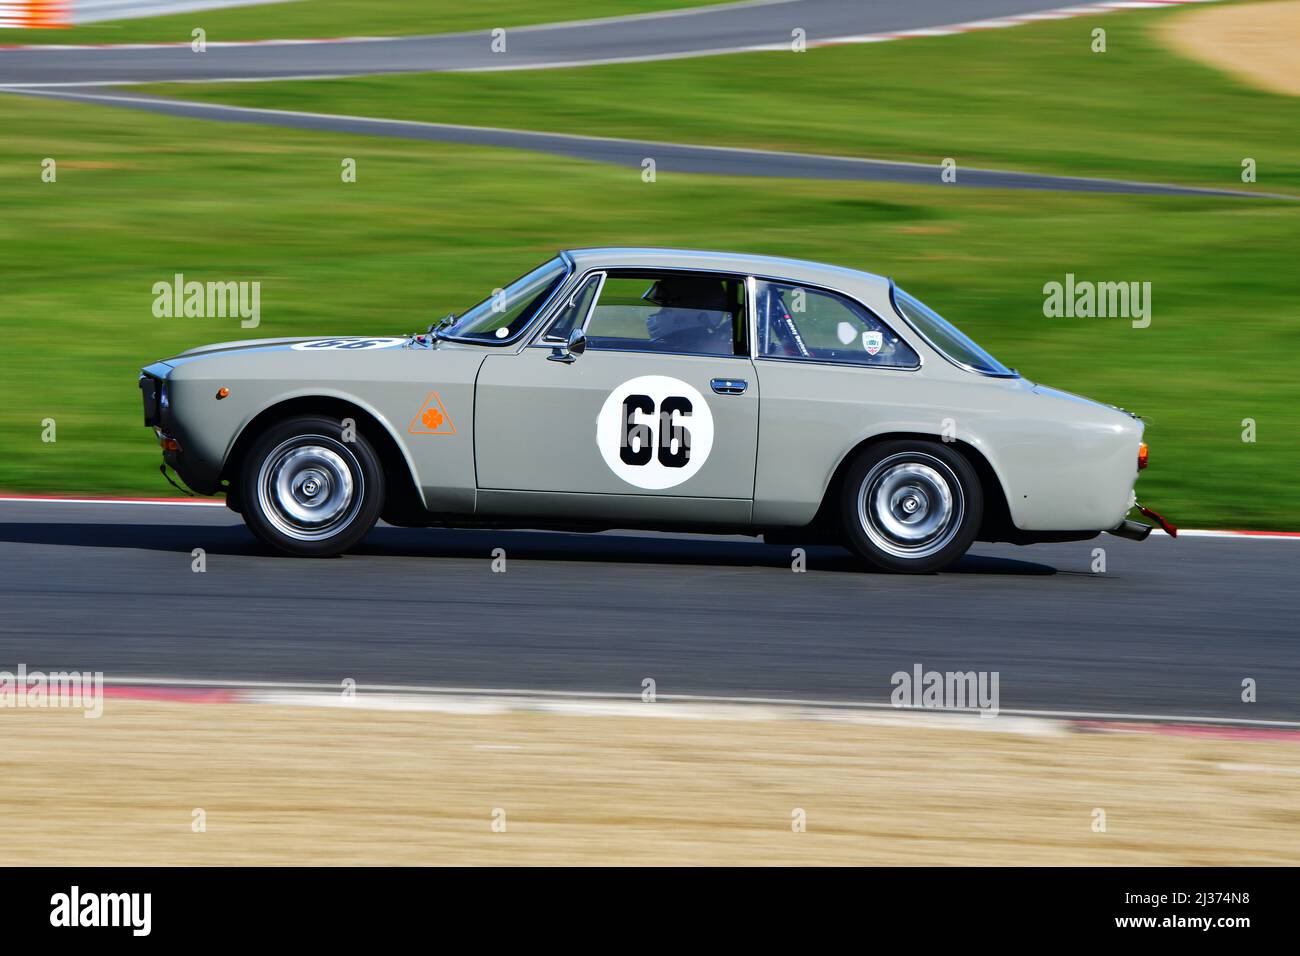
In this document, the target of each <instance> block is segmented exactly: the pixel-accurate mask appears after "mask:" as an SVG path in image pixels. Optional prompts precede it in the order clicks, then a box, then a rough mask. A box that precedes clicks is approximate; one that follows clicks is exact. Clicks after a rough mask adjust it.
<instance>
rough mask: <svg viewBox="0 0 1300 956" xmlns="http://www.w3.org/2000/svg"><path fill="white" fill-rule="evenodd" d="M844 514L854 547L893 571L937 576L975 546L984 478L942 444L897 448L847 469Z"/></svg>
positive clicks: (886, 447)
mask: <svg viewBox="0 0 1300 956" xmlns="http://www.w3.org/2000/svg"><path fill="white" fill-rule="evenodd" d="M842 495H843V496H842V499H841V514H842V517H843V522H844V528H845V531H846V533H847V536H848V539H849V543H850V544H851V545H852V546H853V549H854V550H855V551H857V553H858V554H860V555H861V556H862V557H864V558H865V559H866V560H867V561H869V562H871V563H872V564H874V565H875V566H876V567H878V568H882V569H884V570H887V571H902V572H910V573H922V572H927V571H937V570H939V569H940V568H944V567H947V566H948V565H949V564H951V563H952V562H953V561H956V560H957V559H958V558H960V557H961V556H962V555H963V554H965V553H966V550H967V549H968V548H969V547H970V546H971V542H973V541H974V540H975V535H976V533H977V532H978V531H979V527H980V520H981V519H982V517H983V513H984V498H983V493H982V491H981V488H980V482H979V476H978V475H976V474H975V469H974V468H972V467H971V465H970V462H969V461H967V460H966V458H965V457H964V456H963V455H962V454H961V453H960V452H958V451H956V450H955V449H953V448H949V447H947V446H945V445H941V444H938V443H936V442H926V441H891V442H882V443H881V444H879V445H873V446H871V447H869V448H867V449H865V450H864V451H863V452H862V454H861V455H859V457H858V459H857V460H856V461H855V462H853V464H852V465H851V466H850V467H849V471H848V475H847V478H846V480H845V482H844V488H843V493H842Z"/></svg>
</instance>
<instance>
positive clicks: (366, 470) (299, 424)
mask: <svg viewBox="0 0 1300 956" xmlns="http://www.w3.org/2000/svg"><path fill="white" fill-rule="evenodd" d="M343 437H344V436H343V425H342V423H341V422H340V421H339V420H338V419H335V418H327V417H324V416H319V415H301V416H298V417H295V418H289V419H286V420H284V421H282V422H278V423H276V424H275V425H272V426H271V427H270V428H268V429H267V430H266V431H265V432H264V433H263V434H262V435H260V436H258V438H257V439H256V440H255V441H254V442H253V444H252V446H251V447H250V448H249V449H248V454H247V455H245V456H244V460H243V462H242V463H241V465H240V468H239V499H240V500H239V504H240V506H241V508H242V510H243V516H244V523H245V524H247V525H248V529H249V530H250V531H252V532H253V534H255V535H256V536H257V537H258V538H259V539H261V540H262V541H263V542H265V543H266V544H268V545H270V546H271V547H272V548H274V549H275V550H277V551H281V552H283V553H285V554H292V555H295V556H298V557H304V558H328V557H333V556H334V555H336V554H342V553H343V552H344V551H347V550H348V549H349V548H351V547H352V546H353V545H355V544H356V543H357V542H359V541H360V540H361V539H362V538H364V537H365V536H366V535H367V534H369V533H370V529H371V528H373V527H374V526H375V522H376V521H377V520H378V519H379V512H380V510H381V509H382V508H383V506H384V493H385V482H384V469H383V466H382V465H381V464H380V460H379V456H378V455H377V454H376V453H375V450H374V447H373V446H372V445H371V444H370V442H368V441H367V440H366V438H365V436H364V435H363V434H361V432H359V431H358V432H357V433H356V435H355V437H354V438H353V440H351V441H344V440H343Z"/></svg>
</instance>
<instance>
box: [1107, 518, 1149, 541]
mask: <svg viewBox="0 0 1300 956" xmlns="http://www.w3.org/2000/svg"><path fill="white" fill-rule="evenodd" d="M1109 533H1110V534H1113V535H1118V536H1119V537H1121V538H1128V539H1129V540H1130V541H1145V540H1146V539H1147V535H1149V534H1150V533H1151V525H1149V524H1143V523H1142V522H1141V521H1129V520H1128V519H1125V520H1124V521H1121V522H1120V523H1119V524H1118V525H1116V526H1115V527H1113V528H1111V529H1110V532H1109Z"/></svg>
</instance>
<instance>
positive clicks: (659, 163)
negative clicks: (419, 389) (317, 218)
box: [0, 0, 1295, 200]
mask: <svg viewBox="0 0 1300 956" xmlns="http://www.w3.org/2000/svg"><path fill="white" fill-rule="evenodd" d="M1050 9H1053V5H1052V4H1051V3H1050V2H1045V0H875V2H872V3H869V4H868V3H863V2H860V0H776V2H768V0H759V2H750V3H737V4H729V5H723V6H716V7H699V8H693V9H688V10H677V11H668V12H665V13H660V14H650V15H643V16H633V17H621V18H610V19H606V20H588V21H579V22H573V23H560V24H545V25H541V26H534V27H521V28H517V29H510V30H509V31H508V37H507V44H506V50H505V51H504V52H501V53H494V52H493V51H492V47H491V43H490V39H491V37H490V32H489V31H483V30H479V31H475V32H472V33H458V34H443V35H438V36H423V37H389V38H370V39H352V40H347V39H343V40H327V41H326V40H322V41H300V42H293V43H272V44H235V45H229V46H224V45H221V44H220V43H214V44H213V45H210V46H209V47H208V48H207V50H206V52H204V53H195V52H194V51H192V50H191V49H190V48H189V47H188V46H186V45H183V44H182V45H179V46H175V45H173V46H152V47H149V46H135V47H123V46H119V47H104V48H90V47H80V48H66V49H60V48H58V47H54V48H48V49H26V48H24V49H10V50H4V49H0V92H5V91H6V87H7V88H8V91H10V92H19V93H29V94H39V95H43V96H53V97H57V98H61V99H66V100H73V101H77V102H83V103H92V104H96V105H106V106H117V107H127V108H131V109H137V110H146V111H149V112H154V113H161V114H164V115H169V116H177V117H187V118H193V119H201V120H210V121H211V120H216V121H222V122H238V123H255V124H261V125H273V126H280V127H288V128H293V129H304V130H313V131H319V132H330V133H343V134H353V135H356V134H359V135H366V136H387V137H397V138H402V139H413V140H423V141H436V142H445V143H456V144H461V145H474V146H486V147H496V148H515V149H526V150H534V151H540V152H545V153H550V154H554V155H560V156H567V157H572V158H576V159H582V160H588V161H593V162H602V163H611V164H615V165H619V166H625V167H631V168H636V169H640V168H641V166H642V163H643V162H644V160H645V159H646V157H652V158H654V160H655V163H656V169H657V170H658V171H663V172H677V173H697V174H709V175H722V176H755V177H769V178H793V179H831V180H859V181H873V182H891V183H908V184H915V185H940V184H941V183H942V181H941V178H940V167H939V165H938V164H937V163H934V164H923V163H905V162H891V161H886V160H874V159H864V158H855V157H839V156H823V155H816V154H803V153H791V152H781V151H765V150H756V149H733V148H725V147H714V146H706V145H695V144H688V143H662V142H652V141H643V140H629V139H613V138H602V137H590V136H573V135H564V134H558V133H546V132H534V131H525V130H510V129H494V128H486V127H473V126H457V125H451V124H441V123H420V122H410V121H400V120H388V119H382V118H372V117H357V116H340V115H333V114H322V113H305V112H297V111H288V110H267V109H255V108H248V107H238V106H227V105H221V104H211V103H194V102H186V101H184V100H174V99H165V98H161V97H152V96H143V95H139V94H135V93H121V92H116V91H111V90H105V89H103V88H102V86H100V85H97V84H123V83H131V82H155V81H165V80H181V81H203V80H217V79H243V80H246V79H274V78H287V77H309V76H356V75H372V74H381V73H402V72H437V71H445V70H499V69H508V70H519V69H538V68H547V67H556V66H564V65H570V64H577V63H599V62H616V61H627V60H641V59H656V58H671V57H681V56H699V55H705V54H716V53H726V52H736V51H741V50H751V49H756V48H762V47H772V46H774V45H775V46H784V45H787V44H788V43H789V40H790V34H791V31H792V30H793V29H795V28H801V29H804V30H805V31H806V34H807V38H808V41H809V42H810V43H817V42H824V41H827V40H832V39H836V38H846V37H853V36H861V35H863V34H868V33H870V34H880V33H886V32H890V31H899V30H916V29H926V28H932V27H936V26H941V25H946V24H952V23H954V22H956V21H971V20H976V19H996V18H997V17H1005V16H1009V15H1012V14H1026V13H1035V12H1040V11H1043V10H1050ZM214 39H215V38H214ZM77 84H84V85H83V86H81V87H78V85H77ZM944 185H947V186H949V187H951V186H954V185H955V186H957V187H976V188H1004V189H1031V190H1055V191H1069V192H1099V193H1124V194H1144V195H1181V196H1189V195H1203V196H1237V197H1247V198H1275V199H1287V200H1294V199H1295V197H1293V196H1285V195H1274V194H1265V193H1258V192H1250V191H1245V190H1231V189H1208V188H1197V187H1189V186H1174V185H1166V184H1160V183H1144V182H1132V181H1122V180H1106V179H1095V178H1085V177H1072V176H1049V175H1041V174H1037V173H1029V172H1015V171H1004V170H988V169H977V168H961V169H960V170H959V171H958V175H957V177H956V180H955V182H952V183H947V184H944Z"/></svg>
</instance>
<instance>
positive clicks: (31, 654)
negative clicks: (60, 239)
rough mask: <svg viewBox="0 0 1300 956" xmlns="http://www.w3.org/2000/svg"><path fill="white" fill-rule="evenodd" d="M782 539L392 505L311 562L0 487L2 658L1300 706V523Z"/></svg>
mask: <svg viewBox="0 0 1300 956" xmlns="http://www.w3.org/2000/svg"><path fill="white" fill-rule="evenodd" d="M1098 547H1100V548H1104V549H1105V553H1106V563H1107V567H1106V571H1105V573H1104V574H1094V573H1092V570H1091V567H1092V564H1093V561H1094V557H1093V550H1094V549H1095V548H1098ZM195 548H202V549H204V550H205V553H206V557H205V560H206V571H205V572H203V573H195V572H194V571H193V570H192V569H191V566H192V562H193V558H192V556H191V553H192V551H193V549H195ZM494 548H503V549H505V556H506V562H507V563H506V571H505V572H504V573H496V572H493V570H492V551H493V549H494ZM790 555H791V552H790V548H788V547H777V546H771V545H766V544H763V543H761V542H757V541H754V540H751V539H747V538H739V537H737V538H699V537H688V536H668V535H657V534H645V533H633V532H621V533H620V532H610V533H605V534H599V535H580V534H561V533H553V532H527V531H448V530H437V529H407V528H390V527H386V526H380V527H378V528H376V529H375V531H373V532H372V533H371V535H370V537H369V538H367V539H366V541H365V542H363V544H362V545H361V546H360V547H359V548H358V550H357V551H356V552H355V553H353V554H349V555H346V556H344V557H342V558H337V559H332V560H301V559H293V558H280V557H274V556H270V555H268V554H265V553H264V552H263V551H262V550H261V549H260V547H259V546H258V545H257V544H256V543H255V541H254V539H253V537H252V536H251V534H249V532H248V531H247V530H246V529H245V528H244V527H243V525H242V523H241V522H240V520H239V518H238V517H237V516H236V515H234V514H232V513H230V512H228V511H226V510H225V509H224V508H216V507H214V508H199V507H183V506H176V505H152V504H133V505H109V504H98V503H96V504H70V503H51V502H40V501H21V502H0V570H2V575H3V576H2V580H3V584H0V595H2V597H3V602H4V604H3V606H4V613H3V615H0V669H5V670H13V668H15V667H16V666H17V665H18V664H19V663H25V664H26V665H27V666H28V668H29V669H37V668H41V669H48V670H72V669H82V670H102V671H104V672H105V674H106V675H107V678H108V679H109V680H110V681H111V679H112V678H113V677H115V676H117V677H159V678H163V677H172V678H188V679H199V680H204V679H206V680H247V681H304V682H322V683H328V684H339V683H340V682H341V681H343V680H344V679H345V678H349V677H350V678H352V679H354V680H356V681H357V682H358V684H359V685H362V686H365V685H368V684H403V685H427V686H445V687H492V688H511V689H530V690H564V691H598V692H622V693H627V694H629V695H635V694H638V693H640V691H641V686H642V685H641V682H642V680H643V678H646V677H650V678H653V679H654V680H655V682H656V690H657V692H658V693H659V694H664V695H671V694H702V695H718V696H726V697H780V698H800V699H815V700H836V701H855V702H864V703H884V702H888V700H889V695H890V692H891V690H892V689H893V688H892V685H891V682H890V677H891V675H892V674H893V673H895V672H896V671H900V670H901V671H909V672H910V671H911V669H912V667H913V665H914V664H921V665H922V666H923V667H924V668H925V669H926V670H931V669H933V670H939V671H948V670H959V671H968V670H987V671H997V672H999V675H1000V696H1001V706H1002V707H1003V708H1004V709H1008V710H1011V709H1025V710H1040V711H1078V712H1090V713H1112V714H1120V713H1122V714H1131V715H1143V716H1151V717H1156V716H1192V717H1198V716H1199V717H1216V718H1233V719H1242V720H1286V721H1294V720H1297V719H1300V641H1298V640H1297V630H1298V628H1297V624H1296V620H1297V598H1296V591H1295V586H1294V585H1295V580H1296V575H1297V571H1300V541H1296V540H1294V539H1293V540H1242V539H1236V538H1228V539H1225V538H1179V539H1177V540H1170V539H1168V538H1166V537H1164V536H1163V535H1160V534H1158V533H1157V534H1155V535H1152V537H1151V538H1150V539H1148V540H1147V541H1146V542H1143V543H1141V544H1138V543H1135V542H1130V541H1126V540H1122V539H1119V538H1115V537H1111V536H1108V535H1103V536H1101V537H1099V538H1097V539H1095V540H1092V541H1085V542H1078V543H1072V544H1058V545H1036V546H1034V547H1030V548H1016V547H1014V546H1010V545H986V544H977V545H976V546H975V548H974V549H973V550H972V552H971V554H970V555H968V556H967V557H966V558H964V559H963V560H962V561H961V562H959V563H958V564H957V565H956V566H955V567H954V568H953V569H952V570H950V571H948V572H945V573H942V574H936V575H925V576H898V575H887V574H879V573H874V572H871V571H867V570H864V569H863V568H862V567H861V566H860V565H859V564H858V562H857V561H855V560H854V559H852V558H851V557H850V556H849V555H848V554H847V552H843V551H840V550H838V549H835V548H813V549H810V550H809V555H808V558H809V560H808V570H807V571H806V572H805V573H794V572H793V571H792V570H791V556H790ZM1245 678H1253V679H1254V680H1255V681H1257V682H1258V701H1257V702H1256V703H1251V704H1248V703H1243V702H1242V700H1241V689H1242V681H1243V679H1245Z"/></svg>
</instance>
